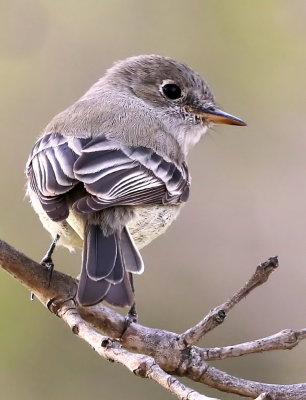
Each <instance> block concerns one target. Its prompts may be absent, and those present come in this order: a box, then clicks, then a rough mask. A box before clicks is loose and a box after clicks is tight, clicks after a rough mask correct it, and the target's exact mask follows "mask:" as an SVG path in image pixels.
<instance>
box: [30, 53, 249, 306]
mask: <svg viewBox="0 0 306 400" xmlns="http://www.w3.org/2000/svg"><path fill="white" fill-rule="evenodd" d="M214 122H215V123H231V124H236V125H243V124H244V123H243V121H241V120H239V119H237V118H236V117H233V116H231V115H229V114H226V113H224V112H222V111H221V110H219V109H216V108H215V106H214V98H213V96H212V94H211V92H210V90H209V89H208V87H207V85H206V84H205V82H204V81H203V80H202V79H201V77H200V76H199V75H198V74H197V73H195V72H194V71H192V70H191V69H190V68H189V67H187V66H186V65H184V64H181V63H178V62H177V61H175V60H172V59H170V58H167V57H161V56H155V55H152V56H139V57H132V58H129V59H127V60H124V61H121V62H118V63H116V64H115V65H114V66H113V67H112V68H111V69H110V70H108V71H107V73H106V74H105V76H104V77H103V78H102V79H100V80H99V81H98V82H97V83H96V84H94V85H93V86H92V87H91V88H90V89H89V91H88V92H87V93H85V95H84V96H83V97H81V98H80V99H79V100H78V101H77V102H76V103H74V104H73V105H72V106H70V107H69V108H67V109H66V110H65V111H63V112H61V113H60V114H58V115H57V116H55V117H54V119H53V120H52V121H51V122H50V123H49V124H48V125H47V127H46V128H45V130H44V132H43V134H42V136H41V137H40V138H39V139H38V141H37V142H36V144H35V145H34V147H33V150H32V152H31V155H30V157H29V160H28V163H27V167H26V174H27V177H28V194H29V196H30V198H31V202H32V205H33V207H34V209H35V211H36V212H37V213H38V214H39V216H40V219H41V221H42V223H43V224H44V226H45V227H46V228H47V229H48V230H49V231H50V233H51V235H52V236H53V237H55V236H56V235H57V234H59V235H60V241H59V243H61V244H62V245H64V246H66V247H68V248H70V249H71V248H75V247H83V257H82V271H81V276H80V282H79V288H78V300H79V302H80V303H81V304H83V305H91V304H95V303H97V302H99V301H102V300H106V301H108V302H109V303H110V304H113V305H116V306H121V307H123V306H127V305H131V304H132V303H133V301H134V300H133V299H134V295H133V290H132V287H131V283H130V277H129V274H130V273H134V274H137V273H141V272H142V271H143V262H142V259H141V256H140V253H139V251H138V249H139V248H141V247H143V246H144V245H146V244H147V243H149V242H150V241H151V240H152V239H154V238H155V237H156V236H158V235H159V234H161V233H162V232H163V231H164V230H165V229H166V228H167V227H168V226H169V224H170V223H171V222H172V221H173V220H174V219H175V218H176V216H177V215H178V212H179V209H180V207H181V205H182V204H183V203H184V202H186V201H187V199H188V196H189V186H190V177H189V173H188V168H187V164H186V155H187V152H188V150H189V148H190V147H191V146H192V145H194V144H195V143H196V142H197V141H198V140H199V139H200V137H201V136H202V135H203V134H204V133H205V132H206V130H207V128H208V126H209V125H210V124H211V123H214Z"/></svg>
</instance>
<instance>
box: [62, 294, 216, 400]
mask: <svg viewBox="0 0 306 400" xmlns="http://www.w3.org/2000/svg"><path fill="white" fill-rule="evenodd" d="M58 316H59V317H60V318H62V319H63V320H64V321H65V322H66V323H67V324H68V325H69V326H70V328H71V330H72V331H73V333H75V334H76V335H78V336H79V337H80V338H81V339H83V340H85V341H86V342H87V343H88V344H90V346H91V347H92V348H93V349H94V350H95V351H96V352H97V353H98V354H99V355H100V356H101V357H103V358H106V359H107V360H110V361H115V362H117V363H119V364H122V365H124V366H125V367H126V368H128V369H129V370H130V371H131V372H133V373H134V374H135V375H137V376H140V377H142V378H149V379H151V380H153V381H155V382H156V383H158V384H159V385H161V386H162V387H164V388H165V389H167V390H168V391H169V392H170V393H172V394H174V395H175V396H176V397H178V398H179V399H182V400H183V399H189V400H217V399H213V398H211V397H207V396H204V395H201V394H200V393H198V392H196V391H195V390H193V389H191V388H189V387H187V386H185V385H183V384H182V383H181V382H180V381H179V380H178V379H176V378H175V377H173V376H171V375H169V374H167V373H166V372H165V371H163V370H162V369H161V368H160V366H159V365H158V364H157V363H156V362H155V360H154V358H153V357H150V356H147V355H143V354H137V353H131V352H129V351H127V350H125V349H124V348H122V346H121V345H120V344H119V343H118V342H117V341H115V340H112V339H110V338H108V337H106V336H103V335H101V334H100V333H98V332H96V331H95V330H94V329H93V328H92V327H91V326H90V325H89V324H88V323H86V321H84V320H83V319H82V318H81V316H80V315H79V314H78V312H77V310H76V308H75V303H74V301H73V300H70V301H68V302H67V303H66V304H65V305H64V306H62V307H61V309H60V310H58Z"/></svg>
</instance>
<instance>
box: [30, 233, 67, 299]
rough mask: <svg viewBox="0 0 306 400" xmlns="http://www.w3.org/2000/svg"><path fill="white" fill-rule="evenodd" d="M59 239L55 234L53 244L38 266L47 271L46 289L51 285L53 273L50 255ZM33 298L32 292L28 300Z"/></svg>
mask: <svg viewBox="0 0 306 400" xmlns="http://www.w3.org/2000/svg"><path fill="white" fill-rule="evenodd" d="M59 238H60V235H59V234H57V235H56V236H55V238H54V240H53V242H52V243H51V246H50V247H49V249H48V251H47V253H46V254H45V256H44V257H43V258H42V260H41V262H40V264H41V265H42V266H43V267H45V268H46V269H47V271H48V274H49V279H48V287H49V286H50V284H51V279H52V272H53V269H54V263H53V260H52V254H53V252H54V249H55V246H56V243H57V242H58V240H59ZM34 298H35V295H34V293H33V292H31V297H30V299H31V300H34Z"/></svg>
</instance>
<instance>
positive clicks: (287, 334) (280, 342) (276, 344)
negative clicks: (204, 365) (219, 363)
mask: <svg viewBox="0 0 306 400" xmlns="http://www.w3.org/2000/svg"><path fill="white" fill-rule="evenodd" d="M305 338H306V329H300V330H296V331H295V330H293V329H284V330H283V331H281V332H278V333H275V334H274V335H271V336H267V337H264V338H261V339H256V340H253V341H251V342H245V343H240V344H236V345H234V346H225V347H212V348H206V349H204V350H205V355H204V359H205V361H212V360H223V359H225V358H232V357H241V356H244V355H246V354H253V353H260V352H262V351H271V350H291V349H293V348H294V347H295V346H297V345H298V344H299V343H300V341H301V340H303V339H305Z"/></svg>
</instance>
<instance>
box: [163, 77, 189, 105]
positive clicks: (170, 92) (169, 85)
mask: <svg viewBox="0 0 306 400" xmlns="http://www.w3.org/2000/svg"><path fill="white" fill-rule="evenodd" d="M159 91H160V93H161V94H162V95H163V96H164V97H166V98H167V99H169V100H178V99H181V98H182V97H183V91H182V89H181V88H180V86H179V85H178V84H177V83H175V82H174V81H172V80H170V79H166V80H164V81H163V82H162V84H161V85H160V86H159Z"/></svg>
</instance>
